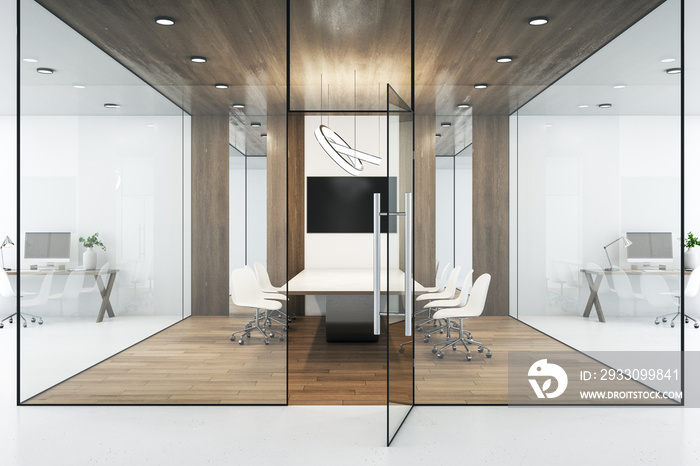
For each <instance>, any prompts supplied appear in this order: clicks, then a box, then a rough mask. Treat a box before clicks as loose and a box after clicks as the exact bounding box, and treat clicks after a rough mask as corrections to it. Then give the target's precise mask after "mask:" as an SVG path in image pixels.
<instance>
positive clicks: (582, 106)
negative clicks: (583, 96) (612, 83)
mask: <svg viewBox="0 0 700 466" xmlns="http://www.w3.org/2000/svg"><path fill="white" fill-rule="evenodd" d="M578 108H588V105H586V104H583V105H579V106H578Z"/></svg>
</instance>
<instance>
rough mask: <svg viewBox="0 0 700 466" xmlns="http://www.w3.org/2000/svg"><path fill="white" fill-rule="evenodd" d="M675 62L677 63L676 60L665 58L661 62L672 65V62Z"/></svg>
mask: <svg viewBox="0 0 700 466" xmlns="http://www.w3.org/2000/svg"><path fill="white" fill-rule="evenodd" d="M674 61H676V59H675V58H663V59H662V60H661V63H671V62H674Z"/></svg>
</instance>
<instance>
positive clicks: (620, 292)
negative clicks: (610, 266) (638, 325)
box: [611, 270, 645, 316]
mask: <svg viewBox="0 0 700 466" xmlns="http://www.w3.org/2000/svg"><path fill="white" fill-rule="evenodd" d="M611 276H612V281H613V285H614V286H615V292H616V293H617V296H618V297H619V298H620V301H623V300H631V301H632V303H633V304H634V315H635V316H636V315H637V301H643V300H644V299H645V298H644V296H642V295H641V294H639V293H635V292H634V290H633V289H632V284H631V283H630V279H629V277H628V276H627V274H626V273H625V272H624V271H623V270H615V271H613V272H612V273H611Z"/></svg>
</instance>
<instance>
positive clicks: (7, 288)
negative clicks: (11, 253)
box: [0, 267, 17, 328]
mask: <svg viewBox="0 0 700 466" xmlns="http://www.w3.org/2000/svg"><path fill="white" fill-rule="evenodd" d="M0 296H2V297H3V298H15V297H17V295H16V294H15V290H13V289H12V284H11V283H10V278H9V277H8V276H7V272H5V269H3V268H1V267H0ZM16 315H17V313H16V312H14V313H12V314H10V315H9V316H7V317H5V318H4V319H2V320H1V321H0V328H3V327H5V321H6V320H7V321H9V322H10V323H12V322H13V318H14V316H16Z"/></svg>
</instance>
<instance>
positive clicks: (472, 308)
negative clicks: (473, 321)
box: [432, 273, 492, 361]
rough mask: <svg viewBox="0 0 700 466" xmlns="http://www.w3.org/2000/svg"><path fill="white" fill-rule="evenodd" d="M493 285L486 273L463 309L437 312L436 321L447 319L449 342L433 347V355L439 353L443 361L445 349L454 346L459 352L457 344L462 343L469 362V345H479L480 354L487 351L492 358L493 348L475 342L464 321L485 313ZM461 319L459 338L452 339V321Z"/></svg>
mask: <svg viewBox="0 0 700 466" xmlns="http://www.w3.org/2000/svg"><path fill="white" fill-rule="evenodd" d="M490 283H491V275H489V274H487V273H485V274H482V275H481V276H479V278H477V279H476V281H475V282H474V286H473V287H472V292H471V294H470V295H469V299H468V300H467V302H466V304H465V305H464V306H461V307H452V308H445V309H440V310H439V311H437V312H436V313H435V314H434V315H433V317H434V318H436V319H447V321H448V324H447V341H445V342H444V344H443V346H442V347H440V348H438V346H439V345H440V343H437V344H435V345H434V346H433V349H432V351H433V353H437V357H438V358H440V359H442V358H443V357H444V353H443V351H444V350H445V348H447V347H449V346H452V349H453V350H457V343H460V342H461V343H462V344H463V345H464V348H465V349H466V350H467V361H471V360H472V355H471V352H470V351H469V346H467V345H477V346H478V351H479V353H482V352H483V351H484V349H485V350H486V357H487V358H490V357H491V356H492V354H491V348H488V347H486V346H484V344H483V343H479V342H478V341H474V340H473V339H472V335H471V333H470V332H468V331H465V330H464V320H465V319H468V318H470V317H477V316H480V315H481V313H482V312H484V305H485V304H486V297H487V296H488V292H489V284H490ZM452 319H459V330H458V332H459V333H458V337H457V338H450V330H451V328H452V325H451V322H450V321H451V320H452Z"/></svg>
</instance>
